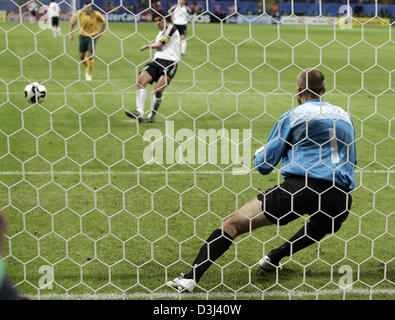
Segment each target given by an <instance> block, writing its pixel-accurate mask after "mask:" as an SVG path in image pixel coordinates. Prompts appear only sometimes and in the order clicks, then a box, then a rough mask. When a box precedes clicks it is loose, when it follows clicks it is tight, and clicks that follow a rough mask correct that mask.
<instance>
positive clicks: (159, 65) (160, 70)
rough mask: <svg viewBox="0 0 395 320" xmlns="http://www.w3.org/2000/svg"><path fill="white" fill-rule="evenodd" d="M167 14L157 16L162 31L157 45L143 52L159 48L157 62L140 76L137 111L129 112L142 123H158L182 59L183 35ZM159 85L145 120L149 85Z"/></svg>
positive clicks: (150, 45) (154, 17)
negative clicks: (159, 110) (169, 20)
mask: <svg viewBox="0 0 395 320" xmlns="http://www.w3.org/2000/svg"><path fill="white" fill-rule="evenodd" d="M165 16H166V13H164V12H159V13H154V14H153V20H154V22H155V24H156V25H157V27H158V29H159V33H158V35H157V36H156V39H155V42H154V43H153V44H148V45H144V46H142V47H141V48H140V50H141V51H144V50H147V49H150V48H152V49H156V52H155V55H154V60H153V61H152V62H150V63H148V64H147V65H146V66H145V67H144V68H143V69H142V70H141V71H140V74H139V78H138V85H137V95H136V110H134V111H125V114H126V115H127V116H128V117H131V118H135V119H138V121H139V122H154V118H155V115H156V114H157V112H158V109H159V107H160V104H161V103H162V95H163V91H164V89H165V88H166V86H168V85H169V83H170V81H171V79H173V77H174V75H175V74H176V71H177V63H178V61H179V60H180V34H179V32H178V30H177V29H176V28H175V27H174V26H173V25H171V24H168V22H167V20H166V18H165ZM153 82H156V87H155V91H154V99H153V105H152V111H151V113H150V114H149V116H148V117H147V118H146V119H145V118H144V117H143V115H144V104H145V100H146V98H147V89H146V86H147V84H148V83H150V84H152V83H153Z"/></svg>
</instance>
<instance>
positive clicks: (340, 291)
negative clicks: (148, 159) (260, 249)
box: [27, 289, 395, 300]
mask: <svg viewBox="0 0 395 320" xmlns="http://www.w3.org/2000/svg"><path fill="white" fill-rule="evenodd" d="M350 294H353V295H369V296H371V295H372V296H374V295H378V294H380V295H383V294H385V295H391V296H392V295H395V289H333V290H317V291H289V292H285V291H268V292H262V293H237V292H236V293H230V292H213V293H183V294H179V293H151V294H149V293H133V294H42V295H30V296H27V297H28V298H30V299H37V300H58V299H61V300H135V299H147V300H148V299H166V298H168V299H181V298H187V299H190V298H195V299H207V298H209V299H210V298H214V299H216V298H217V299H218V298H227V299H235V298H254V299H257V298H261V299H262V298H270V297H287V298H298V297H314V298H315V297H317V296H318V297H319V296H334V295H342V297H343V298H345V299H346V298H347V295H350Z"/></svg>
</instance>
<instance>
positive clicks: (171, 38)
mask: <svg viewBox="0 0 395 320" xmlns="http://www.w3.org/2000/svg"><path fill="white" fill-rule="evenodd" d="M180 39H181V37H180V33H179V32H178V30H177V29H176V27H175V26H173V25H172V24H169V25H166V27H165V28H163V30H161V31H159V33H158V35H157V36H156V39H155V42H162V43H163V44H164V46H163V47H162V48H160V49H157V50H156V52H155V55H154V59H165V60H170V61H175V62H178V61H179V60H180Z"/></svg>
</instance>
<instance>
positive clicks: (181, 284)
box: [166, 273, 196, 293]
mask: <svg viewBox="0 0 395 320" xmlns="http://www.w3.org/2000/svg"><path fill="white" fill-rule="evenodd" d="M166 284H167V286H169V287H171V288H174V289H176V290H178V291H180V292H186V291H187V292H189V293H191V292H193V290H195V287H196V281H195V280H193V279H186V278H184V274H183V273H181V275H180V276H179V277H177V278H175V279H174V280H171V281H167V283H166Z"/></svg>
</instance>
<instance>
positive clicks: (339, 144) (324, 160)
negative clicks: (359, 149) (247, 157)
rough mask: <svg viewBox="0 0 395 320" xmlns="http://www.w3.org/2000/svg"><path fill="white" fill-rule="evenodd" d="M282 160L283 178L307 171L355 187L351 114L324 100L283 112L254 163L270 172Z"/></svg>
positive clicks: (320, 177)
mask: <svg viewBox="0 0 395 320" xmlns="http://www.w3.org/2000/svg"><path fill="white" fill-rule="evenodd" d="M280 160H281V174H282V175H283V177H284V178H286V177H287V176H291V175H297V176H303V177H304V176H306V175H307V176H308V177H309V178H315V179H322V180H326V181H332V182H334V183H335V184H336V185H338V186H342V187H344V188H347V189H349V190H352V189H353V188H354V187H355V177H354V175H355V166H356V164H357V156H356V149H355V130H354V125H353V121H352V118H351V116H350V115H349V114H348V113H347V112H346V111H344V110H343V109H342V108H340V107H338V106H334V105H332V104H330V103H328V102H325V101H323V100H321V101H320V100H309V101H307V102H306V103H304V104H302V105H300V106H298V107H296V108H294V109H293V110H290V111H288V112H286V113H284V114H283V115H282V116H281V117H280V119H279V120H278V121H277V123H276V125H275V126H274V128H273V129H272V131H271V133H270V135H269V138H268V141H267V143H266V145H264V146H263V147H261V148H259V149H258V150H257V152H256V153H255V157H254V166H255V167H256V169H257V170H258V171H259V172H260V173H261V174H268V173H270V172H271V171H272V170H273V169H274V167H275V166H276V165H277V164H278V163H279V162H280Z"/></svg>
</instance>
